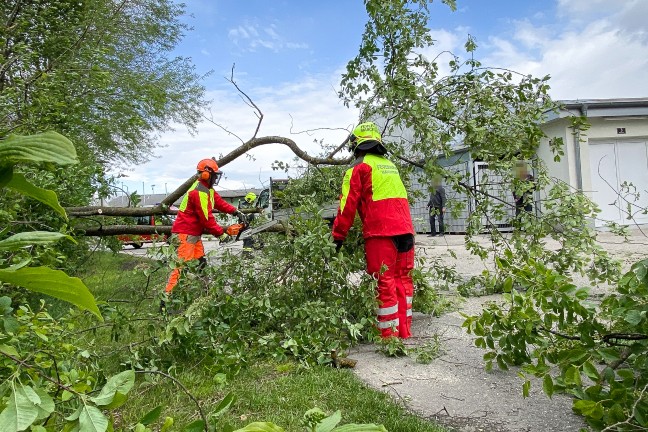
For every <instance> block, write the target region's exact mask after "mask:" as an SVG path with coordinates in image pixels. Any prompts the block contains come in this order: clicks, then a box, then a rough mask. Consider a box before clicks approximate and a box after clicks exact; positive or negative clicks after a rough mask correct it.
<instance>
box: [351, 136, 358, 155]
mask: <svg viewBox="0 0 648 432" xmlns="http://www.w3.org/2000/svg"><path fill="white" fill-rule="evenodd" d="M357 143H358V137H357V136H355V135H354V134H351V135H349V151H350V152H353V151H354V150H355V148H356V145H357Z"/></svg>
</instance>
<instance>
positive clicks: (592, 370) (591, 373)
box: [583, 361, 601, 381]
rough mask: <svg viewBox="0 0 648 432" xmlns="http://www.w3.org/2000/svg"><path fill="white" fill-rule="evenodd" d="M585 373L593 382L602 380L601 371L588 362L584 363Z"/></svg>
mask: <svg viewBox="0 0 648 432" xmlns="http://www.w3.org/2000/svg"><path fill="white" fill-rule="evenodd" d="M583 372H585V375H587V377H588V378H589V379H591V380H592V381H598V380H599V379H600V378H601V376H600V374H599V371H598V370H597V369H596V367H595V366H594V365H593V364H592V363H591V362H588V361H587V362H585V363H583Z"/></svg>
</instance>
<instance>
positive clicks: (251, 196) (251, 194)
mask: <svg viewBox="0 0 648 432" xmlns="http://www.w3.org/2000/svg"><path fill="white" fill-rule="evenodd" d="M256 198H257V196H256V194H255V193H254V192H248V193H247V195H245V198H244V199H245V202H246V203H248V204H252V203H253V202H254V200H255V199H256Z"/></svg>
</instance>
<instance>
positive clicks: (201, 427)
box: [182, 420, 205, 432]
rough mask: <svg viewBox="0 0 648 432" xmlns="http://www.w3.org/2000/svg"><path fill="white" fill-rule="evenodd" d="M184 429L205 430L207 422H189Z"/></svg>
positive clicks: (193, 431) (187, 431)
mask: <svg viewBox="0 0 648 432" xmlns="http://www.w3.org/2000/svg"><path fill="white" fill-rule="evenodd" d="M182 430H183V432H203V431H204V430H205V422H204V421H202V420H196V421H194V422H191V423H189V424H188V425H187V426H185V427H184V429H182Z"/></svg>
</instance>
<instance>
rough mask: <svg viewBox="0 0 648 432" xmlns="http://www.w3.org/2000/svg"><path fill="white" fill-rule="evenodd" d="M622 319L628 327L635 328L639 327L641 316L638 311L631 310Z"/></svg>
mask: <svg viewBox="0 0 648 432" xmlns="http://www.w3.org/2000/svg"><path fill="white" fill-rule="evenodd" d="M623 319H624V320H625V321H626V322H627V323H628V324H630V325H633V326H636V325H639V323H640V322H641V320H642V319H643V316H642V314H641V312H640V311H638V310H636V309H633V310H630V311H628V313H627V314H625V316H624V317H623Z"/></svg>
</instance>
